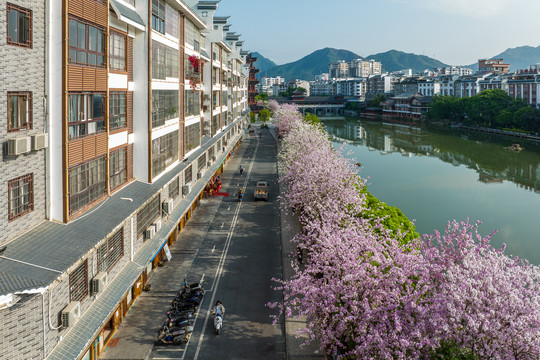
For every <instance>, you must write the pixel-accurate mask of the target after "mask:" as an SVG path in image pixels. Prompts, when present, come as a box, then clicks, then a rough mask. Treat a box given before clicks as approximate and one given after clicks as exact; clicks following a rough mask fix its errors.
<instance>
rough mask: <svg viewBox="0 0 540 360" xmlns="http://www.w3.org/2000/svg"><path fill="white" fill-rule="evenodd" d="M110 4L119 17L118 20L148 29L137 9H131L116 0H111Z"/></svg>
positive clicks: (140, 28) (138, 27) (142, 29)
mask: <svg viewBox="0 0 540 360" xmlns="http://www.w3.org/2000/svg"><path fill="white" fill-rule="evenodd" d="M109 4H110V5H111V8H112V9H113V11H114V13H115V14H116V16H117V17H118V20H120V21H123V22H125V23H126V24H128V25H131V26H134V27H136V28H137V29H139V30H141V31H145V30H146V25H145V24H144V22H143V21H142V19H141V17H140V16H139V14H137V11H135V10H134V9H131V8H129V7H127V6H125V5H123V4H121V3H119V2H118V1H116V0H110V1H109Z"/></svg>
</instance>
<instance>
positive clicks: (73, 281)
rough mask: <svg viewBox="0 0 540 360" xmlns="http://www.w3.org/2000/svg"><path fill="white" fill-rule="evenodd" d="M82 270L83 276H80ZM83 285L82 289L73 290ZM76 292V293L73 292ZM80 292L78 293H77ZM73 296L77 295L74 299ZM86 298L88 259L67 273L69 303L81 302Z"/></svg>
mask: <svg viewBox="0 0 540 360" xmlns="http://www.w3.org/2000/svg"><path fill="white" fill-rule="evenodd" d="M83 270H84V274H81V273H80V272H82V271H83ZM80 285H84V288H83V289H74V287H76V286H80ZM74 290H77V291H74ZM79 292H80V293H79ZM74 295H77V296H76V297H75V296H74ZM87 296H88V259H85V260H84V261H83V262H82V264H81V265H79V266H78V267H77V268H76V269H75V270H73V271H72V272H70V273H69V301H70V302H71V301H80V302H82V301H83V300H84V299H86V297H87Z"/></svg>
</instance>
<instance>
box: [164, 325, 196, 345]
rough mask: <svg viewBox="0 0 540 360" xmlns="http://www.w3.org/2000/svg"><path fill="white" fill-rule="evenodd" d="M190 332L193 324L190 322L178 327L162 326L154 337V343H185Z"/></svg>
mask: <svg viewBox="0 0 540 360" xmlns="http://www.w3.org/2000/svg"><path fill="white" fill-rule="evenodd" d="M192 332H193V326H192V325H191V324H190V325H186V326H182V327H178V328H169V327H168V326H164V327H163V329H161V330H160V332H159V334H158V336H157V338H156V343H158V344H185V343H187V342H188V340H189V337H190V336H191V333H192Z"/></svg>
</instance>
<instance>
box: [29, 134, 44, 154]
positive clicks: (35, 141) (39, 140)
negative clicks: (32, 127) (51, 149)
mask: <svg viewBox="0 0 540 360" xmlns="http://www.w3.org/2000/svg"><path fill="white" fill-rule="evenodd" d="M31 138H32V150H41V149H45V148H46V147H47V139H48V136H47V134H36V135H32V136H31Z"/></svg>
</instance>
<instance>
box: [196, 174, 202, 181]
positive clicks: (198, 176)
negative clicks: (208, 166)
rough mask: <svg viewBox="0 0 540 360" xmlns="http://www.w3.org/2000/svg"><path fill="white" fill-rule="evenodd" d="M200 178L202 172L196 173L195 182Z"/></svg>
mask: <svg viewBox="0 0 540 360" xmlns="http://www.w3.org/2000/svg"><path fill="white" fill-rule="evenodd" d="M201 178H202V172H198V173H197V180H199V179H201Z"/></svg>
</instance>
